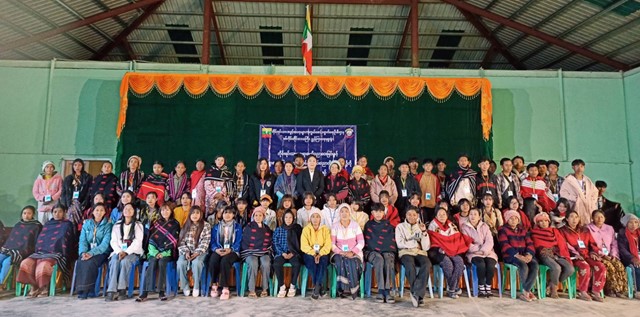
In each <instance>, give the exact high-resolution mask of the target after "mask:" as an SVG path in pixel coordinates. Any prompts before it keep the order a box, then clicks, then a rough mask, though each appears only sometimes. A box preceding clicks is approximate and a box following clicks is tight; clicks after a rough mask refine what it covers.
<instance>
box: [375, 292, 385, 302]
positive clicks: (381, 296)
mask: <svg viewBox="0 0 640 317" xmlns="http://www.w3.org/2000/svg"><path fill="white" fill-rule="evenodd" d="M376 302H378V303H384V294H382V293H378V296H376Z"/></svg>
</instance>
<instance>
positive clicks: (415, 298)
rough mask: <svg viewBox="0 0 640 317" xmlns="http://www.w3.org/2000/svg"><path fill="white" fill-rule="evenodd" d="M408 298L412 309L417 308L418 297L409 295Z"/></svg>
mask: <svg viewBox="0 0 640 317" xmlns="http://www.w3.org/2000/svg"><path fill="white" fill-rule="evenodd" d="M409 296H410V297H411V304H413V307H418V303H419V300H418V296H416V295H414V294H413V293H409Z"/></svg>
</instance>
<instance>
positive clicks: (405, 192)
mask: <svg viewBox="0 0 640 317" xmlns="http://www.w3.org/2000/svg"><path fill="white" fill-rule="evenodd" d="M402 197H407V190H406V189H403V190H402Z"/></svg>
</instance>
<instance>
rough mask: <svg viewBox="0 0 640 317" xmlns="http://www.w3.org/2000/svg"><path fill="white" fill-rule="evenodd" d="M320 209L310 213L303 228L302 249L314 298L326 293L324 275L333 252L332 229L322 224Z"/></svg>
mask: <svg viewBox="0 0 640 317" xmlns="http://www.w3.org/2000/svg"><path fill="white" fill-rule="evenodd" d="M321 223H322V215H320V211H318V210H313V209H312V212H311V214H310V215H309V224H307V225H306V226H305V227H304V229H302V237H301V238H300V250H302V252H303V255H302V257H303V259H304V265H305V266H306V267H307V270H308V271H309V275H311V281H312V282H313V285H314V288H313V295H311V298H312V299H314V300H315V299H318V298H319V297H320V296H324V295H325V288H324V287H323V282H324V277H325V276H326V275H327V266H328V265H329V253H330V252H331V230H330V229H329V228H328V227H327V226H325V225H322V224H321Z"/></svg>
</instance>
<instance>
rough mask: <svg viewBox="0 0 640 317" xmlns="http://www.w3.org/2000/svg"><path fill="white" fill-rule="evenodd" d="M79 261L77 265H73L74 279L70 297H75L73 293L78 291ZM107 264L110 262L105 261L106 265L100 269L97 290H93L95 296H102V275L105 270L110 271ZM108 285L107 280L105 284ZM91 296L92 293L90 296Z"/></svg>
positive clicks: (72, 279)
mask: <svg viewBox="0 0 640 317" xmlns="http://www.w3.org/2000/svg"><path fill="white" fill-rule="evenodd" d="M78 261H79V260H77V261H76V263H75V264H74V265H73V277H72V278H71V292H69V295H71V296H73V293H74V291H75V289H76V272H77V268H78ZM107 263H109V262H108V261H105V263H103V264H102V265H100V266H99V267H98V276H97V277H96V285H95V288H94V290H93V296H94V297H97V296H100V288H101V287H100V286H101V285H102V284H101V282H102V273H103V272H104V270H108V269H109V268H108V266H107ZM106 283H107V281H106V280H105V284H106ZM89 295H91V293H90V294H89Z"/></svg>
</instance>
